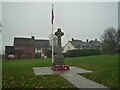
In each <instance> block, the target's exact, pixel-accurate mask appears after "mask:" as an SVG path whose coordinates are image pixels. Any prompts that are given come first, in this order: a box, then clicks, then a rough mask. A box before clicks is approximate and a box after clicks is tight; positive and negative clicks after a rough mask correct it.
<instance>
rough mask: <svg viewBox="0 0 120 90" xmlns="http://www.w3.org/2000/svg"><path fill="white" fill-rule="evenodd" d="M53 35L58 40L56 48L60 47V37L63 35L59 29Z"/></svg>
mask: <svg viewBox="0 0 120 90" xmlns="http://www.w3.org/2000/svg"><path fill="white" fill-rule="evenodd" d="M55 35H56V36H57V38H58V41H57V46H58V47H61V37H62V36H63V35H64V33H63V32H61V29H60V28H59V29H58V31H57V32H55Z"/></svg>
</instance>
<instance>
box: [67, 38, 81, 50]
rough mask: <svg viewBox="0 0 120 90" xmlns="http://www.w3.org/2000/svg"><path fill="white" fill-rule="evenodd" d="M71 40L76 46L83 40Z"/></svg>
mask: <svg viewBox="0 0 120 90" xmlns="http://www.w3.org/2000/svg"><path fill="white" fill-rule="evenodd" d="M69 42H70V43H71V44H72V45H73V46H74V47H75V48H76V47H77V46H78V45H79V44H80V43H81V42H82V41H81V40H72V41H69Z"/></svg>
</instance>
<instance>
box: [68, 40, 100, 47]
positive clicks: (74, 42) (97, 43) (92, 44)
mask: <svg viewBox="0 0 120 90" xmlns="http://www.w3.org/2000/svg"><path fill="white" fill-rule="evenodd" d="M69 42H70V43H71V44H72V45H73V46H74V47H75V48H82V47H97V46H100V45H101V43H100V41H92V40H91V41H90V42H83V41H81V40H72V41H69Z"/></svg>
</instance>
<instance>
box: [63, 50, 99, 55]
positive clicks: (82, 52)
mask: <svg viewBox="0 0 120 90" xmlns="http://www.w3.org/2000/svg"><path fill="white" fill-rule="evenodd" d="M99 54H101V53H100V50H99V49H82V50H80V49H77V50H69V51H67V52H66V53H64V54H63V55H64V57H79V56H91V55H99Z"/></svg>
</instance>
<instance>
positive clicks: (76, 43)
mask: <svg viewBox="0 0 120 90" xmlns="http://www.w3.org/2000/svg"><path fill="white" fill-rule="evenodd" d="M90 48H98V49H100V48H101V43H100V41H97V39H95V40H91V41H89V42H88V39H87V40H86V42H83V41H81V40H75V39H73V38H72V41H68V43H67V44H66V45H65V46H64V47H63V53H65V52H67V51H68V50H75V49H90Z"/></svg>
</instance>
